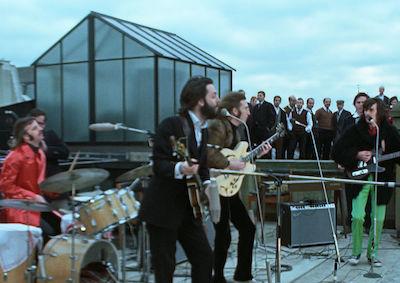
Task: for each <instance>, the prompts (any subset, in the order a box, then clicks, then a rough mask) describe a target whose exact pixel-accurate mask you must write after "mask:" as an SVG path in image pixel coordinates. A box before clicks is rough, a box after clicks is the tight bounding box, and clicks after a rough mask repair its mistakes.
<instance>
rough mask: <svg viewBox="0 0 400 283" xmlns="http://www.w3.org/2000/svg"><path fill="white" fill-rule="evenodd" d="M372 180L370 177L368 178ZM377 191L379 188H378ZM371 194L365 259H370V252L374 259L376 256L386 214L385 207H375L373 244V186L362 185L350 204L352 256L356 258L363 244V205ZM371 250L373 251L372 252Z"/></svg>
mask: <svg viewBox="0 0 400 283" xmlns="http://www.w3.org/2000/svg"><path fill="white" fill-rule="evenodd" d="M369 180H372V177H370V178H369ZM378 191H379V188H378ZM370 193H371V200H372V203H371V204H372V211H371V216H370V217H371V228H370V230H369V239H368V249H367V257H368V258H371V254H372V252H373V253H374V257H377V255H378V244H379V241H380V238H381V234H382V228H383V222H384V221H385V213H386V205H378V206H377V207H376V243H374V212H375V204H374V186H373V185H364V186H363V187H362V190H361V191H360V193H359V194H358V196H357V197H356V198H354V199H353V202H352V211H351V216H352V223H351V230H352V239H353V251H352V254H353V255H354V256H358V255H360V254H361V251H362V243H363V229H364V218H365V205H366V204H367V201H368V195H369V194H370ZM372 248H373V251H372Z"/></svg>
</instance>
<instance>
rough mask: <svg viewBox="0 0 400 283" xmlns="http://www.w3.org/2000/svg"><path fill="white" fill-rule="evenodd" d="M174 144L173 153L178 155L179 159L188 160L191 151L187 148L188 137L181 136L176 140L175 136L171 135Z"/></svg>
mask: <svg viewBox="0 0 400 283" xmlns="http://www.w3.org/2000/svg"><path fill="white" fill-rule="evenodd" d="M169 139H170V142H171V146H172V155H173V156H176V157H177V158H178V159H179V160H188V159H189V151H188V150H187V146H186V144H187V138H186V137H181V138H179V139H178V140H176V138H175V136H170V137H169Z"/></svg>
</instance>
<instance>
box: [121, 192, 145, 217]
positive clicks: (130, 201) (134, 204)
mask: <svg viewBox="0 0 400 283" xmlns="http://www.w3.org/2000/svg"><path fill="white" fill-rule="evenodd" d="M118 198H119V200H120V202H121V204H122V206H123V208H124V212H125V215H126V218H127V220H129V219H133V218H135V217H137V215H138V211H139V208H140V203H139V202H138V201H136V199H135V197H134V195H133V192H132V191H131V190H129V189H127V188H125V189H120V190H119V191H118Z"/></svg>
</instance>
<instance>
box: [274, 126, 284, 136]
mask: <svg viewBox="0 0 400 283" xmlns="http://www.w3.org/2000/svg"><path fill="white" fill-rule="evenodd" d="M275 133H276V134H278V137H280V138H282V137H284V136H285V135H286V130H285V126H284V125H283V123H279V124H278V125H277V126H276V132H275Z"/></svg>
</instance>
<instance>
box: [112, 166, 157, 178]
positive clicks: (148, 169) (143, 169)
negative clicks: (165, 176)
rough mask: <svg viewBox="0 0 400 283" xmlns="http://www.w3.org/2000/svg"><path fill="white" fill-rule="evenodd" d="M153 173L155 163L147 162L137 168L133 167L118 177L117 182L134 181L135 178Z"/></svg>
mask: <svg viewBox="0 0 400 283" xmlns="http://www.w3.org/2000/svg"><path fill="white" fill-rule="evenodd" d="M151 175H153V165H152V164H146V165H143V166H140V167H137V168H135V169H132V170H130V171H128V172H126V173H124V174H122V175H121V176H118V178H117V179H116V181H117V182H120V183H122V182H132V181H133V180H135V179H137V178H140V177H147V176H151Z"/></svg>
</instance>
